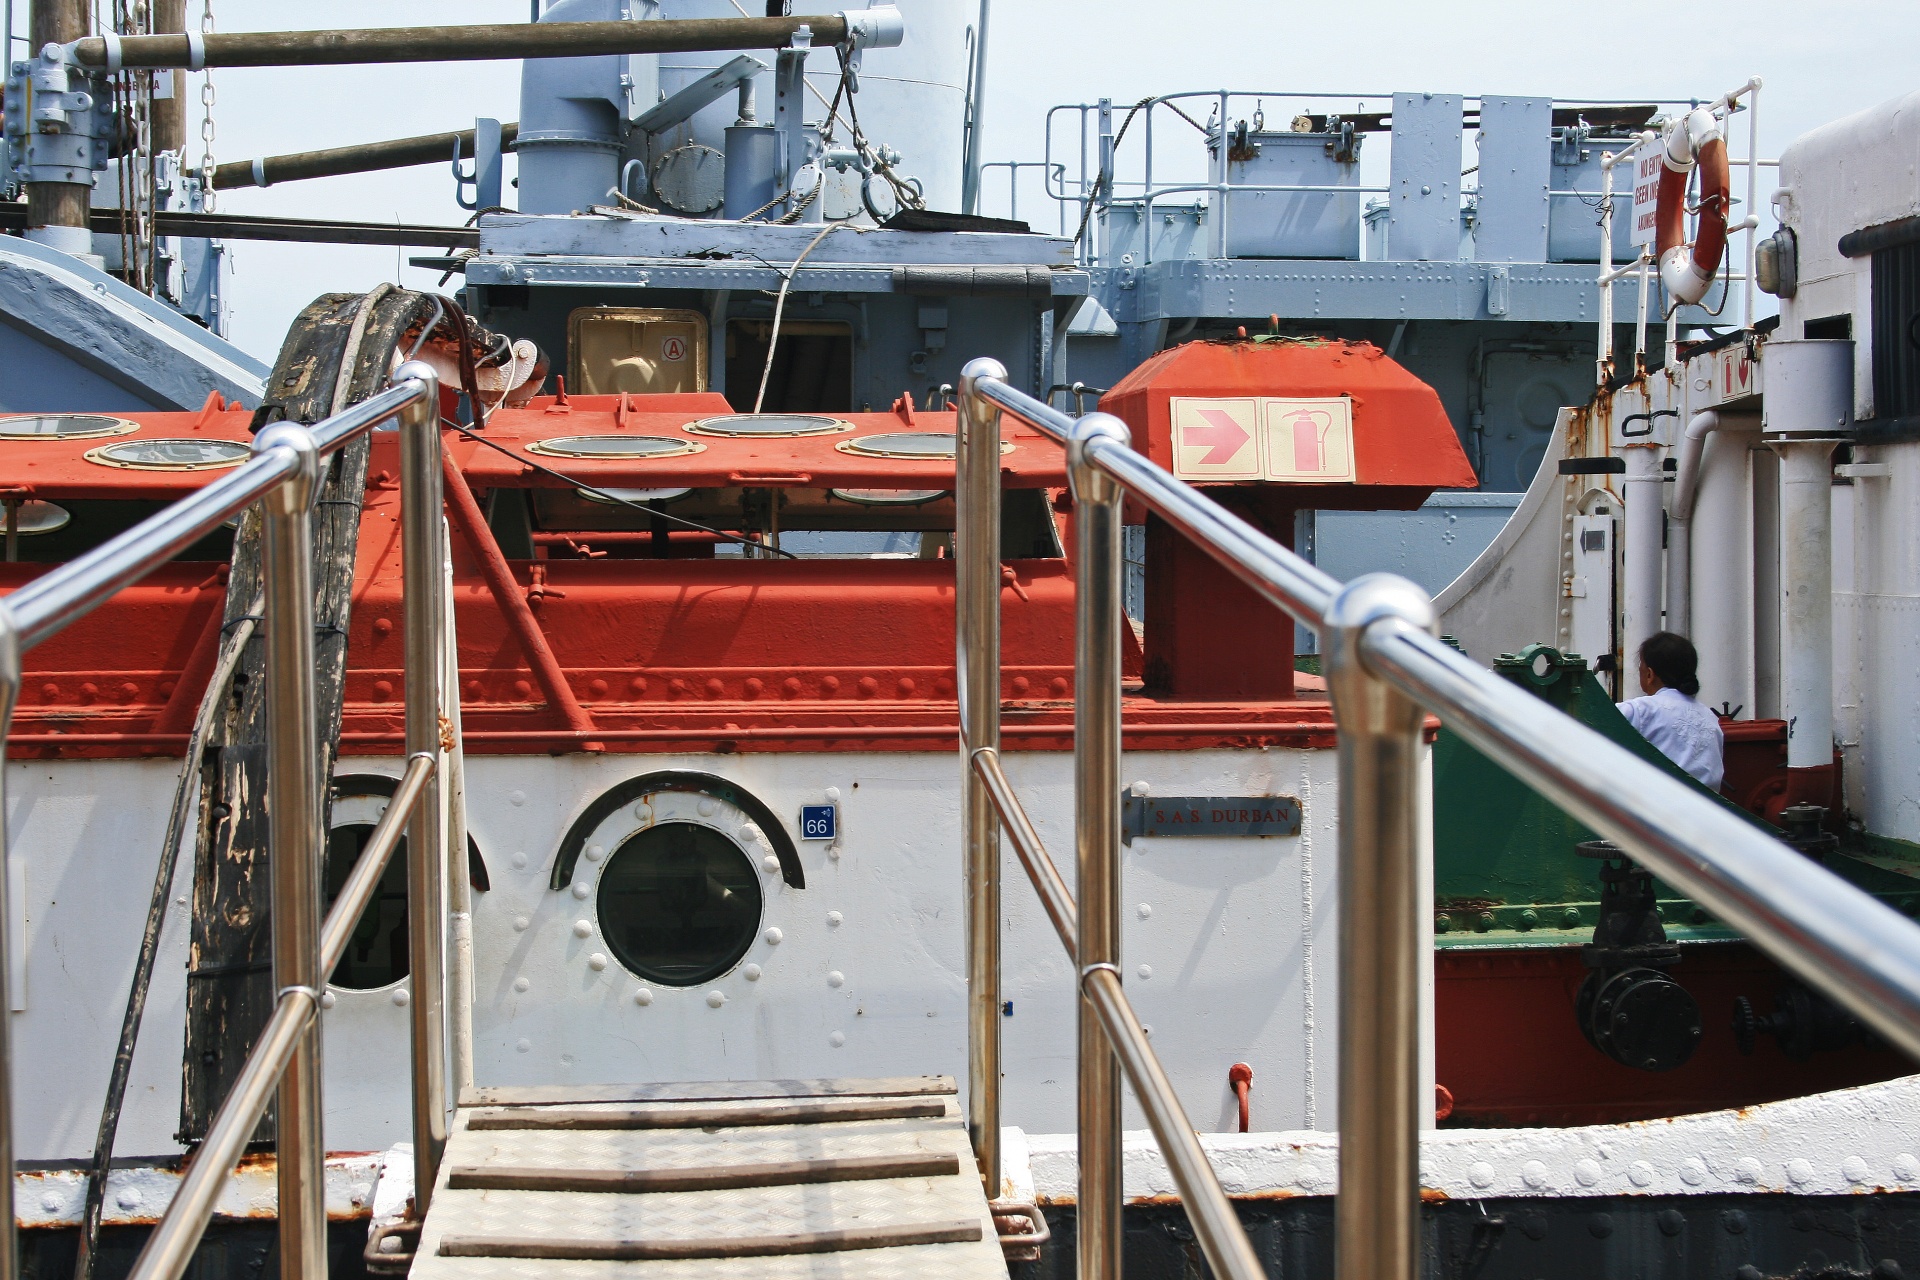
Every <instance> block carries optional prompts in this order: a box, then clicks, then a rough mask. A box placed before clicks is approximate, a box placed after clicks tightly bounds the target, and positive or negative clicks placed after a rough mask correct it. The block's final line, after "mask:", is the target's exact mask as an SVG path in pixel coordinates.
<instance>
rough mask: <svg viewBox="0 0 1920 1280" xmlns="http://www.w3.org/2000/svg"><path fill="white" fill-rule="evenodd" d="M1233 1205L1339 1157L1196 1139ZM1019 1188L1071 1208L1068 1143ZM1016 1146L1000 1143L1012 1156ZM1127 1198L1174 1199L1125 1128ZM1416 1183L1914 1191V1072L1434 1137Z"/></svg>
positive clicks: (1251, 1136) (1917, 1179)
mask: <svg viewBox="0 0 1920 1280" xmlns="http://www.w3.org/2000/svg"><path fill="white" fill-rule="evenodd" d="M1201 1145H1202V1146H1204V1147H1205V1148H1206V1152H1207V1157H1208V1159H1209V1160H1210V1161H1211V1162H1212V1164H1213V1168H1214V1172H1215V1173H1216V1174H1217V1175H1218V1176H1219V1178H1220V1183H1221V1185H1222V1187H1223V1188H1224V1189H1225V1190H1226V1192H1227V1194H1228V1195H1230V1196H1241V1197H1249V1198H1263V1199H1265V1198H1277V1197H1285V1196H1301V1195H1306V1196H1330V1195H1333V1194H1335V1193H1336V1192H1337V1191H1338V1190H1339V1163H1340V1160H1339V1156H1340V1147H1339V1142H1338V1140H1337V1139H1335V1138H1333V1137H1332V1136H1330V1135H1328V1134H1324V1133H1209V1134H1203V1135H1202V1136H1201ZM1024 1147H1025V1150H1026V1154H1027V1166H1026V1168H1025V1169H1015V1170H1012V1171H1010V1173H1009V1175H1008V1176H1009V1179H1010V1180H1011V1181H1012V1182H1013V1183H1014V1185H1015V1186H1017V1187H1020V1188H1022V1189H1030V1190H1031V1192H1032V1193H1033V1194H1034V1195H1036V1196H1037V1197H1038V1198H1039V1201H1040V1203H1042V1204H1071V1203H1072V1202H1073V1199H1074V1188H1075V1160H1074V1140H1073V1135H1071V1134H1027V1135H1025V1143H1024ZM1016 1149H1017V1148H1013V1147H1009V1150H1016ZM1124 1158H1125V1178H1126V1194H1127V1197H1128V1198H1129V1199H1130V1200H1134V1201H1140V1200H1147V1199H1151V1198H1154V1197H1159V1196H1172V1195H1175V1194H1177V1192H1176V1189H1175V1187H1174V1183H1173V1177H1172V1175H1171V1174H1170V1173H1169V1172H1168V1171H1167V1166H1166V1163H1165V1161H1163V1160H1162V1159H1161V1158H1160V1151H1159V1148H1158V1147H1156V1146H1155V1145H1154V1143H1153V1138H1152V1135H1151V1134H1149V1133H1146V1132H1144V1131H1142V1132H1137V1133H1134V1132H1130V1133H1128V1134H1127V1135H1126V1147H1125V1157H1124ZM1420 1185H1421V1186H1422V1187H1424V1188H1426V1189H1428V1190H1429V1191H1433V1192H1438V1193H1439V1194H1440V1195H1443V1196H1445V1197H1447V1198H1448V1199H1452V1200H1474V1199H1480V1198H1483V1197H1495V1196H1500V1197H1507V1196H1517V1197H1535V1196H1574V1197H1578V1196H1692V1195H1728V1194H1748V1193H1764V1192H1790V1193H1792V1194H1795V1195H1853V1194H1859V1193H1862V1192H1869V1191H1914V1190H1920V1076H1904V1077H1902V1078H1900V1079H1898V1080H1889V1081H1886V1082H1885V1083H1882V1084H1873V1085H1866V1086H1864V1087H1862V1088H1858V1089H1842V1090H1838V1091H1835V1092H1833V1093H1823V1094H1815V1095H1813V1096H1811V1097H1806V1098H1793V1099H1789V1100H1787V1101H1785V1102H1770V1103H1766V1104H1764V1105H1761V1106H1756V1107H1745V1108H1742V1109H1740V1110H1737V1111H1714V1112H1708V1113H1706V1114H1703V1115H1693V1116H1681V1117H1679V1118H1677V1119H1673V1120H1645V1121H1639V1122H1637V1123H1634V1124H1618V1125H1591V1126H1586V1127H1582V1128H1572V1129H1440V1130H1435V1131H1432V1132H1429V1133H1426V1134H1424V1135H1423V1136H1422V1138H1421V1141H1420Z"/></svg>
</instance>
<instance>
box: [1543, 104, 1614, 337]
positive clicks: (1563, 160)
mask: <svg viewBox="0 0 1920 1280" xmlns="http://www.w3.org/2000/svg"><path fill="white" fill-rule="evenodd" d="M1632 142H1633V139H1631V138H1606V137H1594V136H1593V134H1592V131H1591V130H1589V129H1586V128H1584V127H1580V126H1568V127H1565V128H1561V129H1556V130H1554V140H1553V151H1552V170H1551V172H1552V177H1551V181H1552V183H1553V190H1554V191H1555V192H1558V193H1559V194H1557V195H1552V196H1549V197H1548V198H1547V209H1548V213H1547V261H1549V262H1598V261H1600V194H1601V190H1602V187H1603V184H1604V182H1605V179H1604V178H1603V177H1602V175H1601V172H1600V162H1601V160H1603V159H1605V158H1606V155H1607V153H1608V152H1609V151H1622V150H1624V149H1626V148H1627V147H1628V146H1630V145H1631V144H1632ZM1613 190H1614V196H1613V262H1614V265H1615V266H1619V265H1620V264H1621V263H1623V262H1631V261H1632V260H1633V257H1634V248H1633V244H1632V240H1633V218H1632V216H1631V211H1632V208H1633V168H1632V166H1631V165H1624V166H1622V167H1621V168H1619V169H1617V170H1616V171H1615V172H1614V175H1613ZM1627 314H1631V313H1630V312H1629V313H1627Z"/></svg>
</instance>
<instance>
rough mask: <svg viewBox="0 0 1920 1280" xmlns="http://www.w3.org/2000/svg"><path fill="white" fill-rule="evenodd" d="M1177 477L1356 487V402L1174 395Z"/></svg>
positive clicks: (1336, 397)
mask: <svg viewBox="0 0 1920 1280" xmlns="http://www.w3.org/2000/svg"><path fill="white" fill-rule="evenodd" d="M1169 407H1170V409H1171V412H1172V419H1173V474H1174V475H1176V476H1178V477H1180V478H1181V479H1182V480H1213V481H1223V480H1274V481H1279V482H1281V483H1293V484H1329V483H1331V484H1340V483H1351V482H1352V481H1353V480H1354V478H1355V472H1354V461H1353V402H1352V401H1351V400H1348V399H1347V398H1346V397H1345V396H1327V397H1323V398H1317V399H1297V398H1284V397H1279V396H1244V397H1237V398H1226V397H1222V398H1218V399H1211V398H1209V399H1200V398H1197V397H1196V398H1189V397H1186V396H1175V397H1174V398H1173V400H1172V403H1171V405H1170V406H1169Z"/></svg>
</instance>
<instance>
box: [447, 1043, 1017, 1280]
mask: <svg viewBox="0 0 1920 1280" xmlns="http://www.w3.org/2000/svg"><path fill="white" fill-rule="evenodd" d="M609 1264H618V1268H619V1269H620V1270H622V1271H637V1272H639V1273H641V1274H644V1275H652V1274H664V1275H672V1276H675V1277H709V1276H710V1277H715V1278H719V1277H726V1278H727V1280H747V1278H748V1277H752V1278H754V1280H759V1278H760V1277H780V1278H782V1280H786V1278H788V1277H794V1278H798V1277H811V1276H829V1275H830V1276H833V1277H836V1278H840V1280H864V1278H865V1277H874V1280H880V1278H881V1277H898V1276H917V1277H947V1276H951V1277H968V1278H972V1277H981V1276H995V1277H1004V1276H1005V1275H1006V1274H1007V1266H1006V1262H1005V1260H1004V1258H1003V1256H1002V1253H1001V1249H1000V1245H999V1242H998V1239H997V1236H996V1233H995V1228H994V1222H993V1218H992V1215H991V1214H990V1213H989V1211H988V1207H987V1199H986V1195H985V1193H984V1191H983V1190H982V1186H981V1182H980V1171H979V1167H978V1165H977V1164H976V1163H975V1160H974V1155H973V1150H972V1147H971V1146H970V1145H969V1143H968V1139H967V1129H966V1120H965V1117H964V1115H963V1113H962V1111H961V1109H960V1106H959V1100H958V1097H957V1096H956V1089H955V1085H954V1081H953V1078H952V1077H950V1076H911V1077H903V1078H895V1079H879V1080H774V1081H750V1082H741V1081H732V1082H726V1083H716V1084H646V1085H632V1086H621V1085H532V1086H518V1087H470V1088H468V1089H467V1090H465V1091H464V1092H463V1093H462V1095H461V1098H460V1106H459V1107H458V1109H457V1110H456V1111H455V1113H454V1118H453V1123H452V1126H451V1130H450V1132H449V1134H448V1141H447V1147H446V1151H445V1154H444V1155H443V1156H442V1158H441V1161H440V1168H439V1174H438V1178H437V1180H436V1183H435V1186H434V1192H433V1198H432V1200H431V1204H430V1207H429V1209H428V1211H427V1217H426V1221H425V1223H424V1224H422V1227H421V1234H420V1241H419V1244H418V1246H417V1247H416V1249H415V1252H414V1262H413V1266H412V1270H411V1272H410V1274H411V1275H412V1276H413V1277H415V1278H416V1280H494V1278H495V1277H507V1276H516V1277H517V1276H528V1275H534V1274H538V1275H540V1276H542V1277H559V1276H580V1277H586V1276H596V1277H604V1276H606V1275H607V1274H609Z"/></svg>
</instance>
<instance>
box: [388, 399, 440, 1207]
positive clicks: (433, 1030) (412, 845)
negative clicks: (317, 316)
mask: <svg viewBox="0 0 1920 1280" xmlns="http://www.w3.org/2000/svg"><path fill="white" fill-rule="evenodd" d="M393 377H394V381H395V382H407V381H419V382H422V383H424V384H425V386H426V390H425V394H424V395H423V396H422V397H421V398H420V399H419V400H416V401H415V402H414V403H413V404H411V405H409V406H408V407H407V408H405V409H404V410H402V411H401V413H400V525H401V540H400V549H401V569H402V574H403V578H404V582H405V587H406V663H407V674H406V699H407V754H408V755H414V754H416V753H418V752H422V751H424V752H427V753H429V754H431V755H433V757H434V758H435V759H439V758H440V736H441V723H442V720H441V713H440V688H441V677H440V666H441V661H442V658H443V655H444V653H445V629H446V625H447V614H446V585H445V583H446V580H445V578H444V577H443V576H442V567H441V561H442V560H443V559H444V558H445V556H446V534H445V525H444V523H443V520H444V516H443V514H442V510H441V503H442V497H441V493H442V489H441V475H440V380H439V378H438V377H437V376H436V375H435V373H434V371H433V369H432V367H431V366H429V365H427V364H424V363H421V362H419V361H409V362H408V363H406V364H403V365H401V366H400V367H399V368H398V369H396V370H395V371H394V375H393ZM443 772H444V771H443V770H439V769H436V770H435V771H434V773H433V776H432V777H431V778H429V779H428V780H427V786H426V790H425V792H424V793H423V794H422V795H421V797H420V802H419V804H418V805H417V806H416V807H415V808H414V811H413V821H412V822H411V823H410V824H409V825H408V827H407V972H408V979H409V986H411V988H412V995H413V1007H412V1009H411V1013H412V1015H413V1036H412V1048H413V1210H414V1217H415V1218H416V1219H424V1218H425V1217H426V1216H427V1205H428V1203H429V1202H430V1201H431V1200H432V1199H433V1181H434V1177H435V1176H436V1175H437V1174H438V1172H439V1169H440V1153H441V1151H442V1150H444V1149H445V1147H446V1145H447V1042H446V996H445V992H446V912H445V901H444V899H445V896H446V864H447V858H446V847H445V835H446V829H445V827H444V826H443V825H442V818H441V803H440V788H441V786H442V783H441V775H442V773H443Z"/></svg>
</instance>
